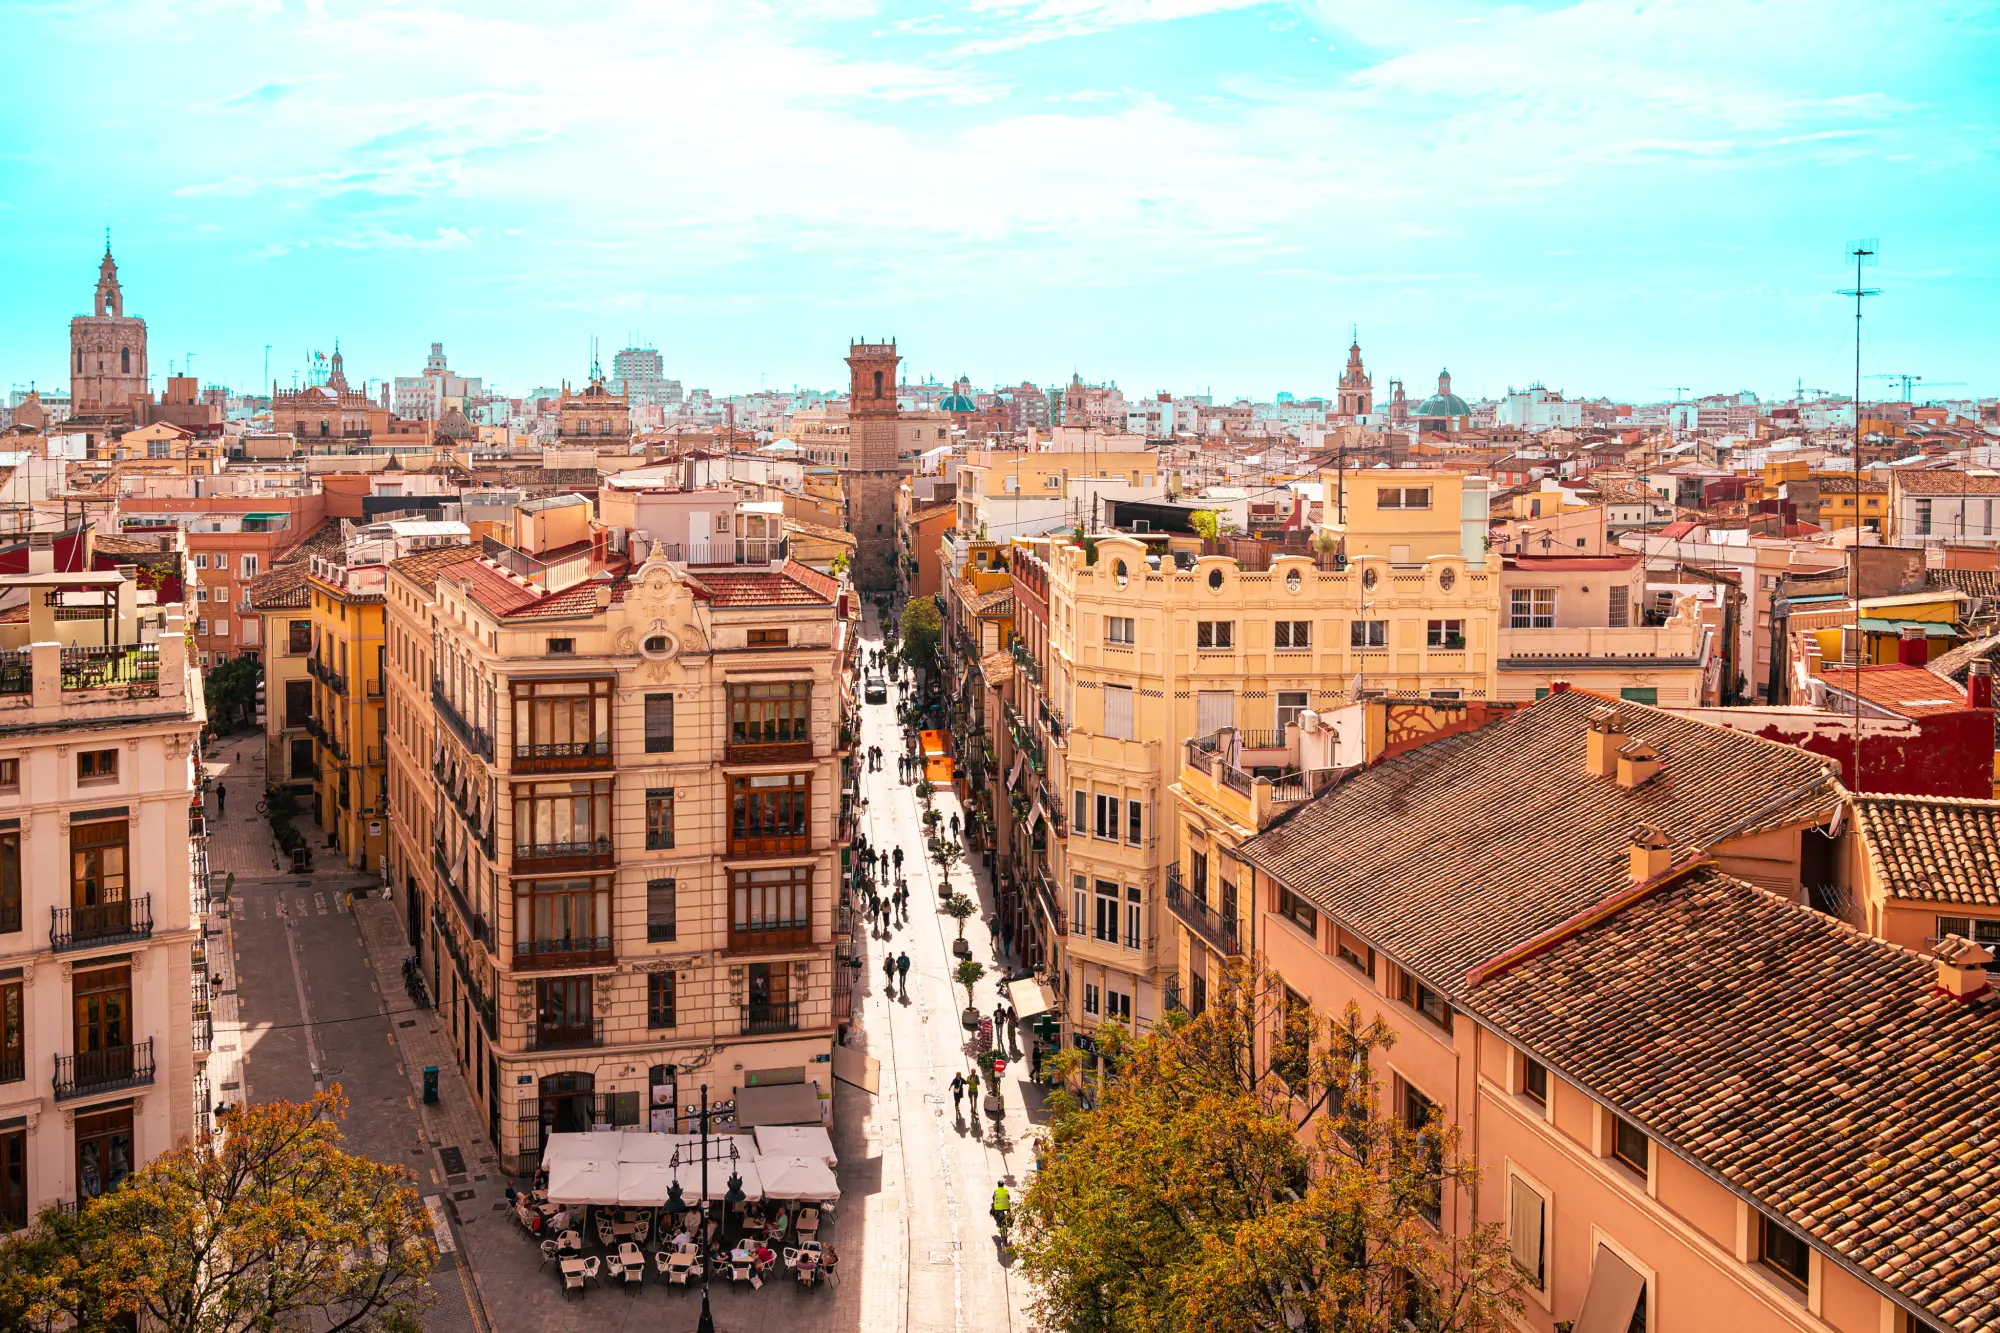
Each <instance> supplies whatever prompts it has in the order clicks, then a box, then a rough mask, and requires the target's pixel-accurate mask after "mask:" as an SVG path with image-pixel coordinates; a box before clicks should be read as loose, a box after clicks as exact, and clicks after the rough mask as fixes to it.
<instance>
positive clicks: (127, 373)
mask: <svg viewBox="0 0 2000 1333" xmlns="http://www.w3.org/2000/svg"><path fill="white" fill-rule="evenodd" d="M93 309H94V311H95V313H93V314H89V315H78V316H77V317H76V318H74V319H72V320H71V321H70V322H69V393H70V412H71V413H72V414H73V415H75V416H79V417H81V416H87V415H88V416H106V415H108V416H122V417H124V418H126V419H128V420H130V421H133V422H138V421H140V420H142V419H143V416H142V413H143V405H142V404H141V402H140V401H139V400H141V399H143V398H145V397H146V379H147V375H146V321H145V320H143V319H134V318H131V317H129V316H127V315H126V313H125V293H124V291H123V289H122V288H120V287H119V285H118V261H117V260H116V259H113V258H112V257H111V237H110V236H109V235H108V234H107V235H106V236H105V238H104V258H103V259H101V260H99V261H98V264H97V292H96V296H95V299H94V302H93Z"/></svg>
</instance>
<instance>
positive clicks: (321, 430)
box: [319, 417, 327, 435]
mask: <svg viewBox="0 0 2000 1333" xmlns="http://www.w3.org/2000/svg"><path fill="white" fill-rule="evenodd" d="M319 433H320V434H321V435H325V434H326V433H327V430H326V418H325V417H321V418H320V421H319Z"/></svg>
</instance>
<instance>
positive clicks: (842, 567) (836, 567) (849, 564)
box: [827, 551, 854, 574]
mask: <svg viewBox="0 0 2000 1333" xmlns="http://www.w3.org/2000/svg"><path fill="white" fill-rule="evenodd" d="M853 567H854V558H853V557H852V556H851V555H849V554H848V553H847V552H846V551H842V552H840V553H839V554H837V555H835V556H834V557H833V559H832V561H830V562H829V563H828V565H827V569H828V570H829V571H830V572H832V573H834V574H845V573H846V572H847V571H848V570H850V569H852V568H853Z"/></svg>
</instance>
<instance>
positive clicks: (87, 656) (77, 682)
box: [62, 643, 160, 694]
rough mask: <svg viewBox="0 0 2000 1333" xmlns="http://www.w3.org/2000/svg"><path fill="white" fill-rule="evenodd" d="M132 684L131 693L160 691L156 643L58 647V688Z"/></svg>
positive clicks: (95, 687)
mask: <svg viewBox="0 0 2000 1333" xmlns="http://www.w3.org/2000/svg"><path fill="white" fill-rule="evenodd" d="M121 685H123V686H132V687H135V688H133V689H132V690H131V691H130V692H131V693H134V694H158V693H159V692H160V646H159V645H158V644H156V643H132V644H121V645H118V646H115V647H110V648H65V649H63V650H62V687H63V689H65V690H102V689H111V688H113V687H116V686H121Z"/></svg>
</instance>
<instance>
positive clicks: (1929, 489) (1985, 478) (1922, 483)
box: [1896, 471, 2000, 495]
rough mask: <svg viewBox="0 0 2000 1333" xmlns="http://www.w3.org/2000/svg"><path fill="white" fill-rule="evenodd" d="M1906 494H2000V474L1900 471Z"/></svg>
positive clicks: (1897, 476) (1897, 475)
mask: <svg viewBox="0 0 2000 1333" xmlns="http://www.w3.org/2000/svg"><path fill="white" fill-rule="evenodd" d="M1896 478H1897V480H1898V482H1899V483H1900V486H1901V489H1902V492H1903V494H1905V495H2000V476H1994V475H1992V474H1990V473H1988V474H1984V475H1980V476H1974V475H1973V474H1972V473H1970V472H1943V471H1940V472H1908V471H1905V472H1898V473H1897V474H1896Z"/></svg>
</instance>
